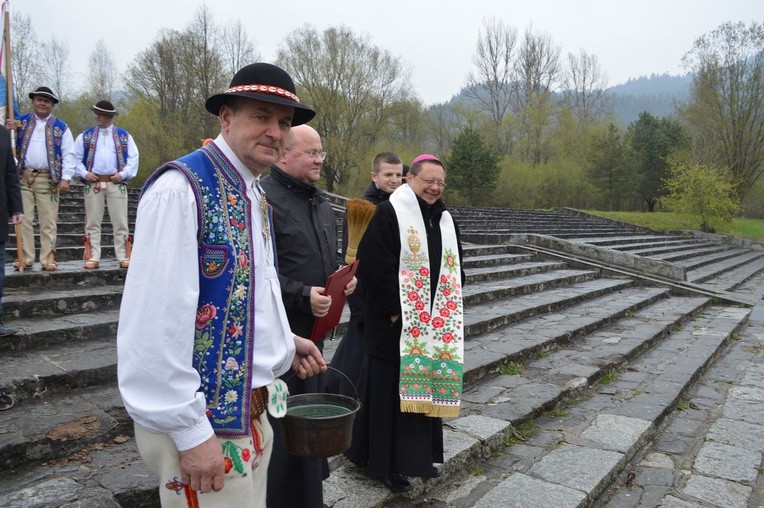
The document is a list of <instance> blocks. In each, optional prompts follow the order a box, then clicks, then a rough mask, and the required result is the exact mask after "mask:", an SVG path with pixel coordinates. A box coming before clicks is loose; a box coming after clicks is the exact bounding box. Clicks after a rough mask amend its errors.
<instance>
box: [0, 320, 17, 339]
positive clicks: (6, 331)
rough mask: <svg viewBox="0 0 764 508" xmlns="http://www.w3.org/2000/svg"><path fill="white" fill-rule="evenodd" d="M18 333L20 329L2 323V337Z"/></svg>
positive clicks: (0, 332) (0, 335) (0, 330)
mask: <svg viewBox="0 0 764 508" xmlns="http://www.w3.org/2000/svg"><path fill="white" fill-rule="evenodd" d="M17 333H19V331H18V330H16V329H15V328H11V327H10V326H5V325H4V324H2V323H0V337H9V336H11V335H15V334H17Z"/></svg>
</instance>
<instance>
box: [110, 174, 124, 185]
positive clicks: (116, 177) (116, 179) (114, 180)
mask: <svg viewBox="0 0 764 508" xmlns="http://www.w3.org/2000/svg"><path fill="white" fill-rule="evenodd" d="M111 183H122V175H120V174H119V173H114V174H113V175H111Z"/></svg>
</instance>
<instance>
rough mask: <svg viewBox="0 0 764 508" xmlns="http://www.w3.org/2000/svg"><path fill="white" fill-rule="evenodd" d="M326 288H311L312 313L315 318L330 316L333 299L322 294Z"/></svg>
mask: <svg viewBox="0 0 764 508" xmlns="http://www.w3.org/2000/svg"><path fill="white" fill-rule="evenodd" d="M323 292H324V288H322V287H319V286H313V287H312V288H310V312H311V313H312V314H313V316H314V317H318V318H320V317H324V316H326V315H327V314H329V307H331V305H332V297H331V296H324V295H322V294H321V293H323Z"/></svg>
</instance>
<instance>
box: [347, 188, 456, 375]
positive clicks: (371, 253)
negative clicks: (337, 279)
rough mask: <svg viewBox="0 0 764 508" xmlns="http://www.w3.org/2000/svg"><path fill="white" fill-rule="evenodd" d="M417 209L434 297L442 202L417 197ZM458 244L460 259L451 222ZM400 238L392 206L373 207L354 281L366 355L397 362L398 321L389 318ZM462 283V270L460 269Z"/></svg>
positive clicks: (393, 311) (394, 307)
mask: <svg viewBox="0 0 764 508" xmlns="http://www.w3.org/2000/svg"><path fill="white" fill-rule="evenodd" d="M417 201H418V203H419V209H420V211H421V212H422V217H423V218H424V225H425V229H426V230H427V251H428V255H429V258H430V281H431V288H430V295H431V297H434V294H435V290H436V289H437V283H438V279H439V278H440V260H441V253H442V250H443V242H442V239H441V234H440V218H441V216H442V215H443V212H444V211H445V209H446V207H445V205H444V204H443V202H442V201H440V200H439V201H437V202H436V203H434V204H433V205H428V204H427V203H426V202H425V201H424V200H422V199H421V198H420V197H418V196H417ZM454 228H455V229H456V239H457V242H458V244H459V259H461V260H463V255H462V244H461V240H460V239H459V237H460V234H459V228H458V226H457V225H456V223H454ZM400 252H401V239H400V233H399V231H398V218H397V217H396V215H395V209H394V208H393V205H392V203H390V202H389V201H386V202H384V203H380V204H379V205H378V206H377V212H376V213H375V214H374V218H373V219H372V220H371V223H370V224H369V228H368V229H367V230H366V233H365V234H364V235H363V239H361V244H360V245H359V246H358V259H359V260H360V263H359V265H358V279H359V282H360V283H361V284H363V286H364V289H365V292H364V294H365V297H366V312H365V314H364V320H365V325H366V352H367V353H368V354H369V355H372V356H376V357H379V358H384V359H387V360H395V361H397V360H398V358H399V341H400V336H401V321H402V320H401V319H400V318H399V319H398V320H397V321H396V322H395V323H392V322H391V321H390V318H391V317H392V316H396V315H398V316H399V315H400V313H401V302H400V297H399V295H398V269H399V261H400ZM461 274H462V284H464V270H463V269H462V270H461Z"/></svg>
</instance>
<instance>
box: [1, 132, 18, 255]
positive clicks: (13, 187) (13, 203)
mask: <svg viewBox="0 0 764 508" xmlns="http://www.w3.org/2000/svg"><path fill="white" fill-rule="evenodd" d="M23 211H24V207H23V205H22V204H21V186H20V185H19V177H18V175H17V174H16V161H15V160H14V159H13V153H11V135H10V133H9V132H8V129H6V128H5V127H2V126H0V242H6V241H8V219H9V217H10V216H12V215H14V214H17V213H23Z"/></svg>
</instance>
